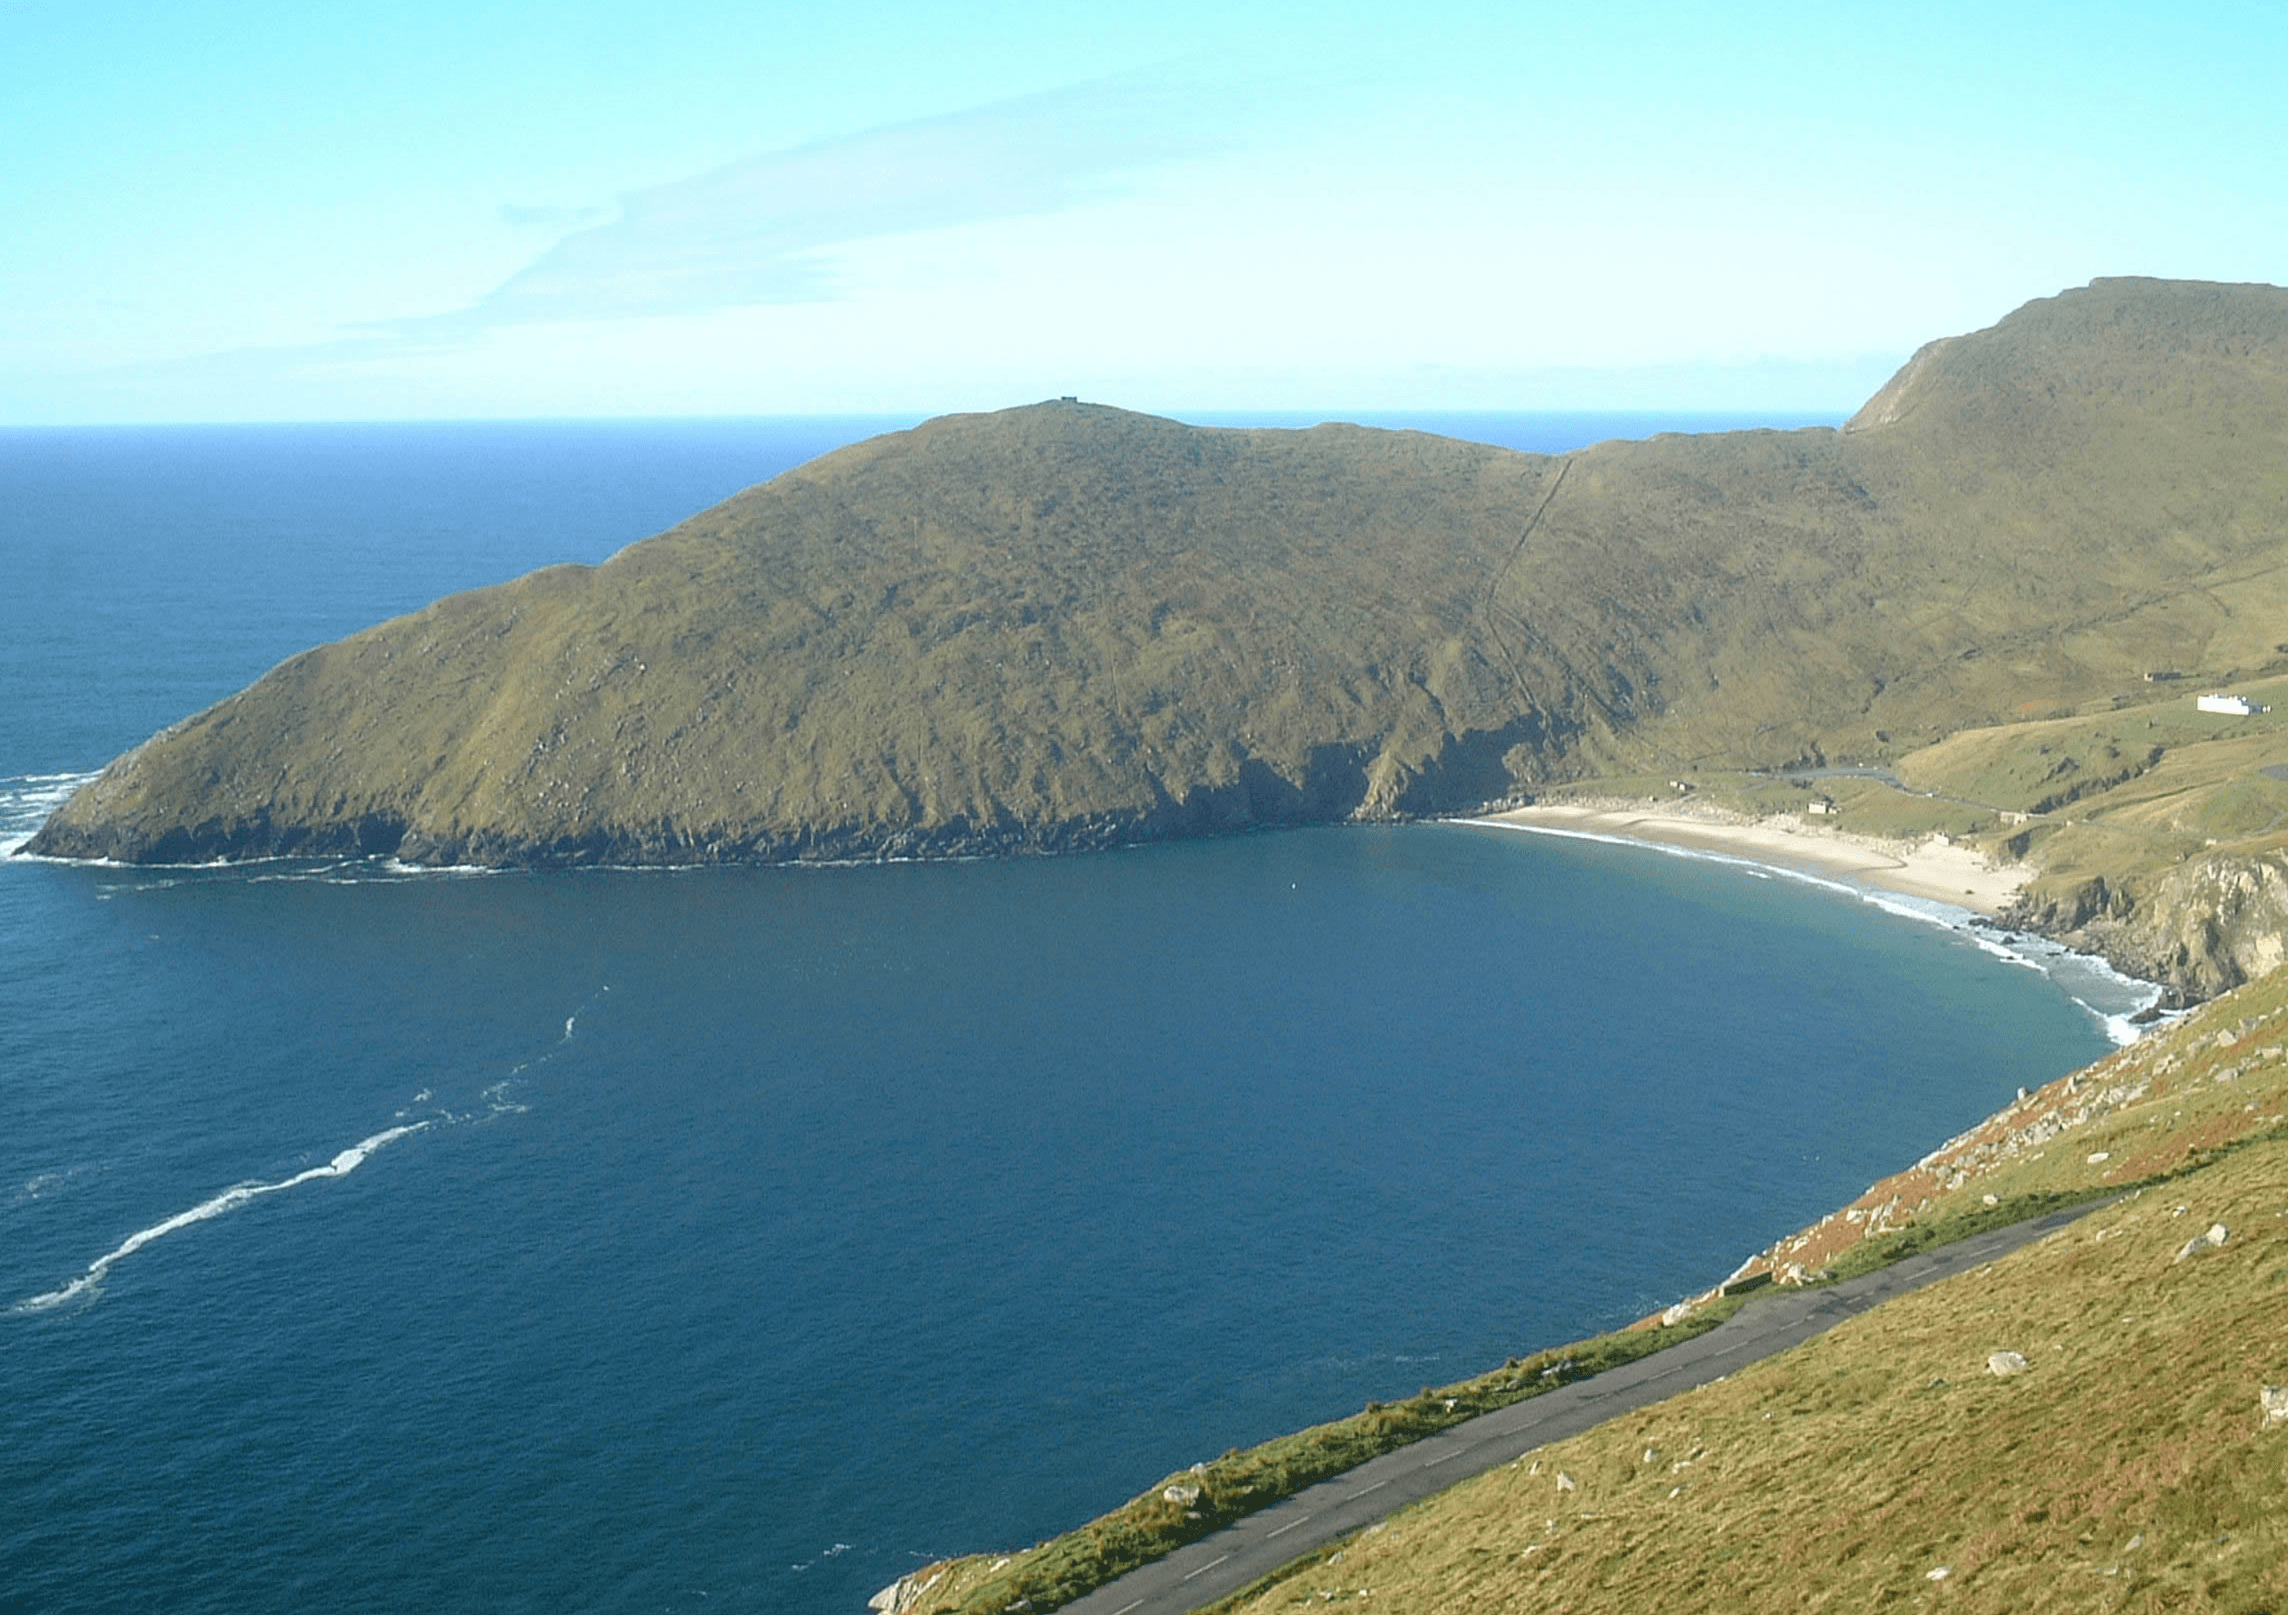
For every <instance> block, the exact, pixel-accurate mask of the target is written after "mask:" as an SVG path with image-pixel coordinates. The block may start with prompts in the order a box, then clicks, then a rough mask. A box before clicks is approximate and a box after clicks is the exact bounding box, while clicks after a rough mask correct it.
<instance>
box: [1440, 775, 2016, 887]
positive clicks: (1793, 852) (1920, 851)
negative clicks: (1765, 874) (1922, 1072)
mask: <svg viewBox="0 0 2288 1615" xmlns="http://www.w3.org/2000/svg"><path fill="white" fill-rule="evenodd" d="M1480 822H1483V823H1488V824H1513V825H1518V826H1521V827H1523V828H1526V829H1534V830H1561V831H1570V832H1572V833H1574V834H1577V835H1592V836H1613V837H1616V838H1618V839H1620V840H1624V841H1645V842H1651V843H1654V844H1655V845H1659V846H1668V847H1688V848H1690V849H1692V850H1693V851H1696V852H1720V853H1725V854H1727V855H1729V856H1731V857H1734V858H1745V859H1747V860H1748V861H1750V862H1751V863H1759V864H1769V865H1771V866H1773V867H1775V868H1779V869H1793V870H1799V871H1801V872H1803V873H1805V874H1811V875H1824V876H1826V877H1828V878H1829V879H1833V880H1845V881H1851V882H1855V883H1857V884H1860V885H1864V886H1873V887H1876V888H1878V889H1880V890H1882V891H1887V892H1899V893H1902V894H1904V895H1906V896H1910V897H1923V898H1930V899H1933V900H1935V901H1937V902H1941V903H1952V904H1954V905H1955V906H1956V907H1957V908H1966V909H1970V910H1973V911H1974V912H1976V913H1980V914H1985V915H1995V914H1999V913H2000V912H2001V911H2002V909H2003V908H2004V907H2006V906H2007V905H2008V904H2009V902H2010V900H2011V899H2012V898H2013V897H2015V896H2016V895H2017V894H2018V890H2019V888H2020V887H2021V886H2023V885H2024V884H2025V881H2026V873H2025V870H2024V869H2023V867H2021V866H2014V865H2009V864H1998V863H1996V862H1995V861H1994V860H1993V859H1991V858H1989V857H1987V856H1986V855H1985V854H1984V853H1980V852H1975V851H1973V850H1971V849H1970V848H1968V847H1960V846H1956V845H1954V844H1953V843H1951V842H1949V841H1948V840H1947V839H1946V838H1945V837H1943V836H1936V835H1934V836H1931V837H1929V838H1927V839H1926V840H1923V841H1919V842H1908V841H1888V840H1883V839H1879V838H1877V837H1874V836H1858V835H1853V834H1851V833H1850V832H1849V831H1846V830H1831V829H1829V828H1827V827H1826V826H1825V825H1815V824H1810V823H1807V822H1806V821H1804V820H1803V819H1801V818H1799V817H1797V816H1796V815H1794V814H1775V815H1773V816H1771V817H1769V818H1762V819H1750V818H1746V817H1743V816H1741V815H1739V814H1735V813H1730V812H1727V811H1725V810H1724V809H1722V808H1716V807H1706V806H1702V805H1700V804H1697V803H1693V802H1662V803H1657V804H1647V803H1642V802H1638V803H1628V802H1620V801H1613V800H1607V799H1590V800H1581V801H1572V802H1549V803H1537V804H1535V805H1534V806H1532V807H1522V808H1510V809H1507V810H1505V811H1503V812H1500V813H1489V814H1486V815H1484V816H1483V818H1482V820H1481V821H1480Z"/></svg>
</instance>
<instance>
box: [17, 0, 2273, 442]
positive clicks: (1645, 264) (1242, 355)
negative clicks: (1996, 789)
mask: <svg viewBox="0 0 2288 1615" xmlns="http://www.w3.org/2000/svg"><path fill="white" fill-rule="evenodd" d="M2283 62H2288V8H2279V7H2276V6H2268V7H2263V8H2258V7H2253V6H2250V7H2239V6H2224V5H2201V4H2197V3H2196V4H2192V5H2187V6H2180V7H2179V8H2177V9H2176V10H2174V11H2171V12H2169V13H2167V14H2166V15H2164V14H2163V8H2160V7H2154V6H2149V5H2140V6H2136V7H2128V6H2121V7H2109V6H2103V5H2082V6H2074V7H2066V6H1992V7H1989V6H1979V7H1972V6H1953V5H1943V4H1942V5H1928V4H1924V5H1917V6H1912V7H1881V8H1878V7H1873V6H1862V5H1845V4H1832V3H1831V4H1827V5H1818V6H1814V5H1770V6H1756V5H1734V6H1724V5H1720V4H1709V3H1703V4H1698V5H1673V6H1671V5H1663V4H1647V5H1638V6H1634V7H1627V8H1616V7H1600V8H1557V7H1550V6H1540V5H1533V4H1515V5H1508V6H1501V7H1486V6H1477V5H1462V4H1438V3H1435V0H1432V3H1427V4H1422V5H1418V6H1415V7H1413V8H1411V9H1409V8H1400V7H1392V6H1388V5H1376V6H1349V5H1344V4H1316V5H1310V6H1302V5H1286V4H1260V5H1249V4H1245V3H1242V0H1226V3H1223V4H1215V5H1209V4H1194V3H1192V0H1159V3H1155V4H1154V5H1152V6H1150V7H1129V8H1110V7H1105V8H1097V7H1084V6H1074V5H1071V4H1069V3H1066V4H1060V5H1047V4H1032V3H1014V0H1012V3H998V4H997V3H992V0H984V3H972V4H964V5H960V6H954V5H941V4H928V5H925V4H908V3H898V0H887V3H876V4H852V5H845V6H843V7H841V8H839V9H834V10H830V9H829V8H826V7H822V6H818V5H816V4H807V5H803V6H799V7H797V6H790V5H778V4H744V5H729V4H724V5H717V4H694V5H685V6H673V7H663V6H647V7H643V8H637V7H635V6H632V5H623V4H618V3H611V0H592V3H585V4H556V5H548V6H540V5H530V4H516V3H511V4H499V5H489V6H488V5H481V4H479V5H469V4H455V5H451V6H446V5H434V4H429V3H427V0H401V3H399V4H397V5H395V6H393V7H389V8H364V7H361V8H355V9H354V10H353V9H352V8H346V7H343V8H329V7H326V6H323V5H318V6H313V5H310V4H308V3H307V0H300V3H296V4H291V5H289V4H269V3H262V4H249V3H236V0H226V3H213V0H207V3H199V0H193V3H189V4H183V3H180V0H178V3H176V4H172V5H161V4H155V3H136V4H125V3H119V0H70V3H65V0H0V72H4V77H0V84H4V85H5V86H6V89H5V92H4V93H0V150H4V151H6V152H7V153H8V158H7V161H6V163H5V164H4V165H0V423H16V424H37V423H47V422H78V421H141V420H272V419H368V418H401V417H459V416H534V415H691V414H776V413H808V412H876V411H879V412H915V411H937V410H949V409H985V408H995V407H999V406H1002V405H1006V404H1012V403H1019V402H1025V401H1029V400H1032V399H1036V398H1040V397H1043V396H1048V395H1053V394H1059V393H1078V394H1080V395H1082V396H1085V397H1090V398H1096V399H1103V400H1105V401H1108V402H1114V403H1121V404H1126V405H1130V406H1132V407H1137V408H1145V409H1156V410H1166V411H1172V412H1179V413H1180V412H1183V411H1185V410H1202V411H1205V410H1246V409H1282V410H1284V409H1325V410H1328V411H1330V412H1340V411H1343V410H1355V411H1367V410H1402V409H1574V408H1580V409H1587V408H1628V407H1641V408H1648V409H1746V410H1772V411H1790V410H1807V411H1814V410H1838V411H1840V410H1845V409H1848V408H1850V407H1851V406H1852V405H1854V404H1855V403H1856V402H1857V401H1858V400H1859V399H1861V398H1862V397H1864V395H1865V394H1866V393H1868V392H1870V391H1872V390H1873V388H1874V387H1875V386H1876V385H1879V384H1880V382H1881V380H1882V379H1883V377H1884V376H1886V375H1887V374H1888V373H1889V372H1890V370H1891V369H1892V368H1893V367H1895V366H1896V365H1897V364H1898V363H1899V362H1900V361H1901V360H1902V359H1903V358H1904V357H1905V356H1906V355H1907V353H1909V352H1910V351H1911V350H1912V349H1913V348H1914V347H1915V346H1916V345H1917V344H1919V343H1920V342H1922V341H1924V340H1927V339H1928V338H1930V337H1933V336H1939V335H1945V334H1948V333H1951V332H1956V331H1962V330H1968V329H1973V328H1976V327H1978V326H1982V325H1987V324H1991V323H1992V322H1993V321H1994V320H1996V319H1998V318H2000V317H2001V316H2002V315H2003V314H2005V313H2007V312H2008V311H2009V310H2010V309H2011V308H2013V307H2015V306H2017V305H2018V304H2019V303H2022V302H2024V301H2025V300H2027V299H2028V298H2032V297H2037V296H2045V295H2048V294H2051V293H2053V292H2056V291H2058V290H2060V289H2062V288H2064V287H2067V286H2072V285H2079V284H2081V283H2083V282H2085V281H2087V280H2089V279H2090V278H2091V277H2093V276H2097V275H2115V274H2152V275H2169V276H2185V277H2191V278H2199V279H2219V280H2272V281H2279V280H2282V279H2284V278H2288V181H2284V180H2283V179H2282V172H2283V157H2284V155H2288V139H2284V136H2288V112H2284V110H2283V107H2284V105H2288V94H2284V93H2283V75H2282V67H2281V64H2282V63H2283Z"/></svg>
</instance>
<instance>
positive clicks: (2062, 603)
mask: <svg viewBox="0 0 2288 1615" xmlns="http://www.w3.org/2000/svg"><path fill="white" fill-rule="evenodd" d="M2284 533H2288V292H2283V291H2281V290H2279V289H2277V288H2273V287H2263V286H2236V287H2226V286H2203V285H2190V284H2183V283H2167V282H2153V281H2101V282H2097V283H2095V284H2094V285H2092V286H2091V287H2089V288H2086V289H2084V290H2080V291H2075V292H2070V293H2066V294H2064V295H2062V296H2060V297H2057V298H2052V299H2046V300H2043V301H2041V302H2037V303H2033V304H2029V305H2027V307H2025V308H2023V309H2021V310H2019V311H2018V312H2017V313H2015V314H2013V315H2011V316H2010V317H2009V318H2008V319H2006V320H2004V321H2002V322H2001V323H2000V324H1999V325H1997V326H1995V327H1993V328H1992V329H1990V330H1987V331H1982V332H1978V333H1974V334H1972V335H1969V336H1963V337H1958V338H1953V339H1950V340H1949V341H1946V342H1943V343H1938V344H1934V345H1933V346H1932V347H1931V348H1929V349H1926V350H1925V352H1924V353H1923V354H1921V355H1918V356H1917V358H1916V360H1915V361H1914V362H1913V363H1912V364H1910V365H1909V366H1908V367H1907V369H1906V370H1905V371H1903V372H1902V373H1901V375H1900V377H1899V378H1898V379H1897V380H1895V381H1894V382H1893V383H1892V384H1891V385H1890V386H1889V387H1888V388H1886V389H1885V391H1884V393H1883V394H1882V395H1881V396H1880V397H1878V399H1877V400H1875V401H1874V402H1873V403H1871V404H1870V405H1869V407H1868V409H1867V411H1865V412H1863V413H1862V415H1861V416H1860V417H1859V418H1858V419H1857V420H1855V421H1854V422H1853V423H1852V426H1851V428H1850V429H1849V430H1847V431H1844V432H1841V433H1838V432H1830V431H1806V432H1790V433H1776V432H1746V433H1727V434H1717V435H1712V436H1705V437H1677V436H1667V437H1659V438H1655V439H1653V440H1651V441H1649V442H1644V443H1611V444H1604V445H1600V446H1598V447H1596V448H1593V449H1590V450H1586V451H1584V452H1582V453H1580V454H1577V455H1572V456H1568V457H1564V458H1561V459H1552V458H1545V457H1539V456H1533V455H1521V454H1511V453H1507V452H1504V451H1501V450H1497V449H1491V448H1485V447H1482V446H1477V445H1470V444H1462V443H1455V442H1449V441H1445V440H1441V439H1437V438H1433V437H1427V436H1423V435H1420V434H1413V433H1390V432H1370V431H1364V430H1360V429H1356V428H1346V427H1322V428H1317V429H1315V430H1312V431H1308V432H1257V431H1246V432H1234V431H1210V430H1202V429H1194V428H1187V427H1183V426H1179V425H1177V424H1175V423H1173V422H1169V421H1163V420H1156V419H1153V418H1150V417H1145V416H1138V415H1131V414H1126V413H1123V412H1121V411H1118V410H1113V409H1106V408H1101V407H1097V406H1091V405H1079V404H1064V403H1059V404H1046V405H1040V406H1036V407H1033V408H1029V409H1020V410H1012V411H1008V412H1005V413H1003V414H999V415H992V416H957V417H950V418H947V419H943V420H939V421H933V422H931V423H929V424H927V425H925V426H923V427H920V428H917V429H916V430H914V431H912V432H905V433H897V434H893V435H891V436H888V437H884V438H880V439H876V440H874V441H872V442H870V443H866V444H861V445H858V446H856V447H853V448H851V449H847V450H844V451H842V452H840V453H838V454H834V455H829V456H827V457H826V458H824V459H822V460H820V461H817V462H815V463H813V464H812V465H809V466H806V467H804V468H802V469H800V470H798V471H795V472H793V473H790V474H789V475H787V476H785V477H782V478H780V479H778V480H777V481H775V482H773V483H770V484H768V485H766V486H763V487H760V488H756V489H751V490H749V491H748V492H746V493H744V494H741V495H740V496H738V497H737V498H735V499H733V500H731V501H729V502H727V503H726V504H724V505H721V506H719V507H717V508H716V509H714V510H712V511H709V512H706V513H704V514H703V515H700V516H698V517H695V518H693V519H692V520H691V521H689V522H687V523H685V524H684V525H683V526H681V527H679V528H676V529H674V530H673V531H671V532H669V533H666V534H663V535H661V536H660V537H659V538H656V539H653V540H650V541H647V542H645V543H642V544H638V545H635V546H633V547H631V548H630V549H628V550H626V551H624V552H622V553H621V554H620V555H618V556H616V557H614V558H613V559H612V560H611V561H609V562H607V563H606V564H604V565H603V566H601V567H595V568H583V567H562V568H556V569H553V570H550V571H546V572H541V573H537V574H535V575H533V576H531V577H529V578H525V579H521V580H519V581H517V582H515V583H511V584H507V585H504V586H501V587H499V588H495V589H489V590H483V591H478V592H476V593H473V594H468V595H462V596H457V597H454V598H453V599H450V600H446V601H441V602H439V603H438V604H437V605H435V606H432V607H431V608H429V609H428V610H426V611H423V612H420V613H417V614H415V615H414V616H411V617H408V618H403V619H400V620H398V621H396V622H393V623H388V624H384V625H382V626H381V627H379V628H376V629H373V630H370V631H368V632H366V633H364V634H360V635H356V636H353V637H352V638H350V639H348V640H344V641H342V642H340V643H338V644H335V645H331V646H326V647H322V648H320V649H318V650H315V651H312V652H310V653H308V654H306V655H304V656H301V657H297V658H295V659H294V660H292V661H290V662H288V663H286V664H285V665H284V666H282V667H281V668H279V669H278V670H277V671H276V672H274V673H273V674H271V675H270V676H269V677H268V678H266V679H264V680H263V681H261V682H260V683H258V684H256V685H255V686H253V687H252V688H250V689H249V690H247V691H245V692H243V693H242V694H240V695H238V696H235V697H233V698H231V699H230V700H229V701H226V702H224V703H222V704H221V705H220V706H218V707H216V708H214V709H212V710H211V711H209V712H206V713H203V714H200V715H198V716H196V717H194V718H192V719H189V720H187V721H186V722H185V723H183V724H181V725H179V726H177V727H176V728H174V729H171V730H169V731H167V732H166V733H165V734H162V735H160V736H158V737H155V738H154V739H153V740H152V741H151V742H149V743H148V744H146V745H145V746H143V747H141V748H139V749H138V750H137V751H135V752H133V753H131V754H130V755H129V756H127V757H126V758H123V759H121V760H120V761H119V762H118V763H116V764H115V765H114V766H113V767H112V768H111V769H110V770H109V771H107V772H106V774H105V775H104V776H103V777H102V778H101V779H100V780H99V781H98V782H96V783H95V784H93V785H91V786H90V787H89V788H88V789H86V790H84V791H82V792H81V793H80V794H79V796H78V797H76V798H75V799H74V800H73V801H72V802H71V803H70V804H68V805H67V806H66V807H65V808H64V809H63V810H62V811H60V812H59V813H58V814H57V816H56V818H55V819H54V820H53V821H52V822H51V824H50V825H49V826H48V827H47V829H46V830H44V831H43V832H42V835H41V837H40V838H39V839H38V840H37V841H36V842H35V843H34V844H33V849H32V850H35V851H37V852H41V853H45V854H51V855H64V856H109V857H117V858H122V859H128V860H135V861H151V860H162V861H164V860H180V859H199V858H210V857H217V856H259V855H272V854H281V853H296V852H311V853H321V852H323V853H332V852H342V851H364V852H373V853H382V852H388V853H394V854H396V855H397V856H400V857H403V858H407V859H410V860H426V861H433V862H443V861H474V862H484V863H530V864H549V863H579V862H594V861H617V862H635V863H688V862H708V861H720V860H731V859H752V858H767V859H776V858H805V857H868V856H883V855H891V854H911V853H932V852H936V853H952V852H976V851H1020V850H1055V849H1061V848H1068V847H1085V846H1095V845H1103V844H1108V843H1113V842H1120V841H1128V840H1136V839H1146V838H1151V837H1158V836H1167V835H1182V834H1194V833H1209V832H1217V831H1225V830H1231V829H1238V828H1244V827H1247V826H1250V825H1256V824H1264V823H1281V822H1293V821H1299V820H1324V819H1334V818H1342V817H1346V816H1360V817H1374V816H1382V815H1390V814H1402V813H1414V812H1429V811H1440V810H1448V809H1457V808H1466V807H1472V806H1476V805H1478V804H1480V803H1482V802H1484V801H1487V800H1490V799H1495V798H1500V797H1504V796H1508V795H1512V794H1514V793H1518V792H1525V791H1532V790H1536V789H1541V788H1544V787H1547V786H1548V785H1550V784H1552V783H1561V782H1564V781H1567V780H1574V779H1580V778H1583V777H1588V776H1592V775H1598V774H1610V773H1615V772H1624V771H1629V770H1641V771H1651V772H1660V771H1668V770H1675V769H1680V768H1702V769H1721V768H1733V769H1749V768H1757V767H1768V766H1772V765H1776V764H1784V763H1789V762H1794V761H1798V760H1804V759H1822V758H1824V759H1841V758H1850V759H1886V760H1887V759H1891V758H1896V757H1900V756H1902V755H1904V754H1905V753H1908V752H1911V751H1913V750H1915V749H1916V748H1918V747H1923V746H1927V745H1930V744H1931V743H1933V742H1936V741H1939V740H1942V739H1945V738H1947V737H1949V736H1952V735H1955V734H1956V733H1958V732H1959V731H1961V730H1963V729H1965V728H1969V727H1977V726H1989V725H1994V724H1998V723H2009V722H2017V721H2026V720H2033V719H2041V718H2045V717H2055V716H2060V715H2066V714H2071V713H2074V712H2078V711H2081V710H2083V709H2084V708H2085V707H2087V706H2089V705H2090V704H2091V703H2111V702H2114V701H2119V700H2126V699H2131V698H2136V697H2139V696H2141V695H2143V694H2144V693H2145V692H2147V691H2148V690H2149V689H2150V688H2151V687H2150V686H2148V685H2147V684H2146V682H2145V679H2144V675H2145V674H2146V673H2147V672H2148V671H2151V670H2153V669H2154V668H2155V667H2157V666H2167V667H2171V668H2186V669H2192V668H2197V669H2201V670H2203V671H2204V674H2205V675H2206V676H2210V677H2214V678H2218V679H2223V678H2229V677H2246V676H2257V675H2260V674H2261V673H2263V672H2264V671H2265V670H2266V669H2269V668H2273V667H2281V668H2288V651H2283V650H2282V648H2281V647H2282V644H2283V643H2288V630H2284V629H2283V628H2282V627H2281V624H2282V622H2283V621H2284V620H2288V614H2284V613H2283V610H2282V607H2283V606H2288V571H2284V569H2283V562H2284V560H2288V550H2284V546H2283V535H2284Z"/></svg>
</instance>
